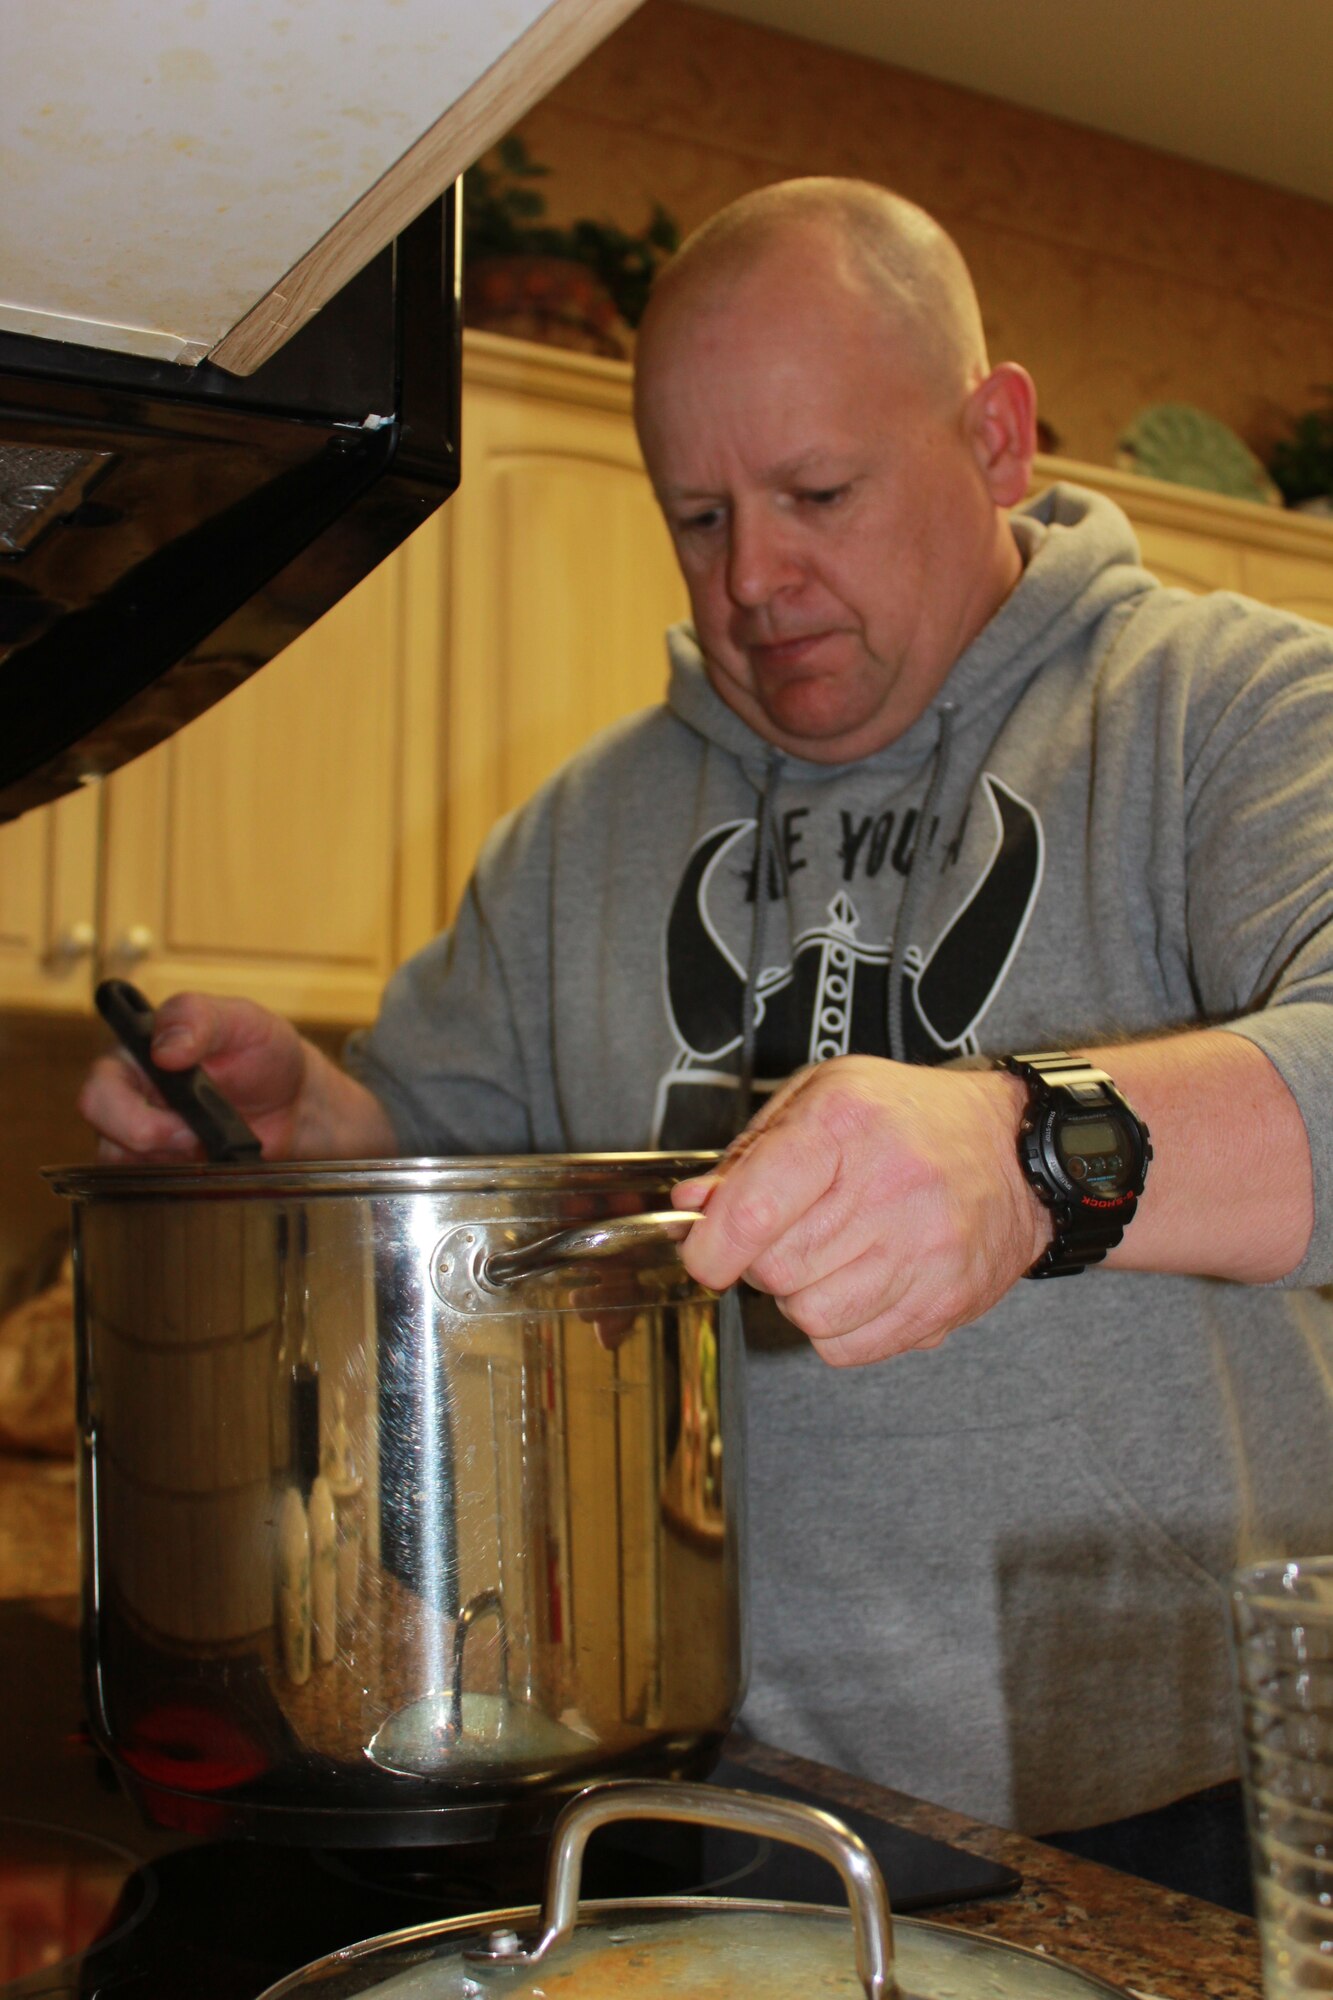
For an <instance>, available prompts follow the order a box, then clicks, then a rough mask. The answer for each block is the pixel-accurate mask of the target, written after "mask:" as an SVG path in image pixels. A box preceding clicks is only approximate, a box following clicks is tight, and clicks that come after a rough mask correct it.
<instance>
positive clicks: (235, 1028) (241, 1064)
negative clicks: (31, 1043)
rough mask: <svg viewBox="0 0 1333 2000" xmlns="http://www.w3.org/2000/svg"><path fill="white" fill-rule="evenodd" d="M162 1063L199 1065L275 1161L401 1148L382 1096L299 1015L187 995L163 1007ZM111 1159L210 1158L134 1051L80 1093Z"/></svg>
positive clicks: (99, 1070)
mask: <svg viewBox="0 0 1333 2000" xmlns="http://www.w3.org/2000/svg"><path fill="white" fill-rule="evenodd" d="M152 1053H153V1060H154V1062H156V1063H158V1064H159V1065H160V1066H161V1067H162V1068H163V1069H189V1068H190V1067H191V1065H193V1064H195V1063H198V1064H199V1065H200V1066H201V1067H202V1068H203V1069H204V1070H205V1072H206V1073H207V1075H208V1076H209V1077H210V1078H211V1080H212V1081H213V1083H215V1084H216V1086H217V1088H218V1089H219V1091H221V1093H222V1095H223V1096H224V1097H225V1098H227V1099H228V1101H229V1102H230V1103H231V1104H233V1105H234V1106H235V1108H236V1110H237V1111H239V1113H240V1114H241V1116H242V1118H244V1119H245V1121H246V1123H247V1124H248V1125H249V1126H250V1127H251V1129H252V1130H253V1131H254V1133H255V1135H256V1137H257V1138H258V1139H259V1140H260V1141H261V1143H262V1145H263V1148H264V1157H265V1159H270V1160H279V1159H306V1160H315V1159H326V1160H328V1159H367V1158H373V1157H377V1156H381V1155H385V1154H392V1153H394V1152H395V1151H396V1150H397V1142H396V1139H395V1137H394V1132H393V1128H392V1126H391V1125H390V1123H389V1119H388V1116H387V1114H386V1112H385V1111H384V1108H383V1106H382V1105H381V1104H380V1102H379V1100H378V1099H377V1098H375V1097H373V1096H372V1095H371V1093H370V1092H369V1091H368V1090H367V1089H366V1088H365V1087H364V1085H362V1084H360V1083H357V1082H356V1081H355V1079H354V1078H352V1077H350V1076H348V1075H347V1073H346V1071H344V1070H341V1069H339V1068H338V1067H337V1065H336V1064H335V1063H332V1062H330V1061H329V1059H328V1057H327V1056H326V1055H324V1053H323V1052H322V1050H320V1049H317V1048H316V1047H315V1045H314V1044H313V1042H308V1041H306V1040H305V1039H304V1037H303V1036H301V1035H299V1034H298V1033H297V1031H296V1029H295V1028H294V1027H293V1026H292V1024H291V1023H290V1021H284V1020H283V1019H282V1018H281V1017H280V1016H279V1015H277V1014H271V1013H270V1012H269V1011H268V1009H267V1008H265V1007H260V1006H257V1005H256V1004H255V1002H254V1001H253V1000H219V999H213V998H211V997H210V996H208V995H206V994H202V993H178V994H176V995H175V996H174V997H173V998H172V999H170V1000H167V1001H165V1002H164V1003H163V1005H162V1006H161V1007H159V1008H158V1010H157V1026H156V1029H155V1032H154V1035H153V1049H152ZM79 1110H80V1111H81V1112H82V1114H83V1116H84V1117H85V1118H86V1119H87V1120H88V1123H89V1124H90V1125H91V1126H92V1127H93V1129H94V1130H95V1131H96V1132H97V1133H98V1134H99V1135H100V1144H99V1146H98V1156H99V1158H101V1159H103V1160H107V1161H144V1160H159V1161H172V1160H191V1159H201V1158H202V1157H203V1148H202V1147H201V1146H200V1144H199V1141H198V1140H197V1139H196V1138H195V1136H194V1134H193V1132H191V1131H190V1129H189V1127H188V1126H187V1125H186V1124H185V1122H184V1120H183V1119H182V1118H179V1117H178V1116H177V1114H176V1113H175V1112H174V1111H170V1110H168V1109H167V1107H166V1106H165V1105H164V1104H163V1102H162V1099H161V1098H160V1097H159V1095H158V1093H157V1091H156V1090H155V1089H154V1088H153V1086H152V1084H151V1083H150V1082H149V1081H148V1079H147V1077H146V1076H145V1075H144V1073H143V1071H142V1070H141V1069H140V1068H139V1066H138V1064H137V1063H136V1062H134V1061H133V1060H132V1058H130V1057H129V1056H127V1055H124V1054H118V1055H109V1056H103V1057H102V1058H101V1059H100V1060H99V1061H98V1062H96V1063H95V1064H94V1065H93V1068H92V1070H91V1071H90V1072H89V1075H88V1078H87V1081H86V1082H85V1084H84V1086H83V1089H82V1091H81V1092H80V1094H79Z"/></svg>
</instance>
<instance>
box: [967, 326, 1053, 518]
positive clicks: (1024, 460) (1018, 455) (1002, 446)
mask: <svg viewBox="0 0 1333 2000" xmlns="http://www.w3.org/2000/svg"><path fill="white" fill-rule="evenodd" d="M964 423H965V425H966V427H967V436H968V442H969V444H970V445H971V447H972V455H973V457H974V458H975V459H976V462H977V465H978V467H979V468H980V471H981V476H982V478H983V479H984V480H985V482H986V487H987V490H988V492H989V493H990V496H991V499H992V500H993V501H994V502H995V504H996V506H997V507H1016V506H1017V505H1018V502H1019V501H1020V500H1023V499H1026V497H1027V490H1028V478H1029V475H1030V473H1031V471H1032V460H1033V457H1034V455H1035V453H1036V449H1037V391H1036V388H1035V387H1034V385H1033V381H1032V377H1031V376H1030V375H1029V374H1028V371H1027V369H1026V368H1021V367H1020V366H1019V364H1018V363H1017V362H1016V361H1002V362H1001V363H1000V364H999V366H998V368H992V370H991V372H990V374H989V375H988V376H987V377H986V379H985V381H984V382H980V383H978V385H977V387H976V388H975V389H974V390H973V391H972V394H971V395H970V396H969V397H968V399H967V406H966V409H965V411H964Z"/></svg>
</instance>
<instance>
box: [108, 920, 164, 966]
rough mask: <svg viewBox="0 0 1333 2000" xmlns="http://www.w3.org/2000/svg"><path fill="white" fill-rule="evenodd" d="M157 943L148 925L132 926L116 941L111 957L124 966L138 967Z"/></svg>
mask: <svg viewBox="0 0 1333 2000" xmlns="http://www.w3.org/2000/svg"><path fill="white" fill-rule="evenodd" d="M155 943H156V939H155V938H154V936H153V933H152V932H151V931H150V930H149V928H148V926H147V924H131V925H130V927H129V929H128V930H127V931H122V932H121V934H120V936H119V937H118V938H117V939H116V942H115V946H114V948H113V950H112V954H111V955H112V957H113V958H117V959H119V960H120V962H121V964H122V965H137V964H138V963H139V960H140V959H141V958H147V956H148V954H149V952H150V951H151V950H152V949H153V946H154V944H155Z"/></svg>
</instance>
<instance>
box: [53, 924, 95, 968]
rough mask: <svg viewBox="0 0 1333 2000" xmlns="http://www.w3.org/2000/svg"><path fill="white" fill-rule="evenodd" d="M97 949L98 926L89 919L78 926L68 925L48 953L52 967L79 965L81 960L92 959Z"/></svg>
mask: <svg viewBox="0 0 1333 2000" xmlns="http://www.w3.org/2000/svg"><path fill="white" fill-rule="evenodd" d="M96 949H97V926H96V925H95V924H94V923H92V922H91V921H90V920H89V919H88V918H86V917H85V918H84V919H83V920H82V922H80V923H76V924H66V926H65V928H64V930H63V931H61V932H60V935H59V936H58V937H57V938H56V940H55V943H54V944H53V945H52V946H51V949H50V950H49V951H48V953H47V959H48V962H49V963H50V964H52V965H77V964H78V962H79V960H80V959H81V958H91V957H92V955H93V953H94V951H95V950H96Z"/></svg>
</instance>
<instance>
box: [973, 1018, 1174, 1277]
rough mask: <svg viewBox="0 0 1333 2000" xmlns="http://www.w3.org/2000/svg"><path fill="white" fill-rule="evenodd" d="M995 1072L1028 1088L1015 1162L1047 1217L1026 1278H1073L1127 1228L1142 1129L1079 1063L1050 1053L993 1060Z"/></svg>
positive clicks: (1146, 1150) (1109, 1086)
mask: <svg viewBox="0 0 1333 2000" xmlns="http://www.w3.org/2000/svg"><path fill="white" fill-rule="evenodd" d="M995 1066H996V1068H997V1069H1007V1070H1009V1071H1011V1072H1012V1074H1013V1075H1014V1076H1018V1077H1021V1078H1022V1079H1023V1081H1024V1083H1026V1085H1027V1087H1028V1103H1027V1110H1026V1111H1025V1112H1024V1113H1023V1122H1022V1124H1021V1125H1020V1126H1019V1128H1018V1158H1019V1163H1020V1165H1021V1166H1022V1169H1023V1172H1024V1173H1025V1174H1026V1175H1027V1178H1028V1180H1029V1182H1030V1183H1031V1185H1032V1187H1033V1188H1034V1189H1035V1190H1036V1193H1037V1196H1038V1199H1039V1200H1041V1201H1043V1202H1045V1204H1046V1206H1047V1208H1049V1209H1050V1210H1051V1212H1052V1214H1053V1216H1054V1217H1055V1236H1054V1239H1053V1241H1052V1243H1051V1246H1050V1248H1049V1249H1048V1250H1047V1251H1046V1253H1045V1255H1044V1256H1043V1257H1040V1258H1038V1260H1037V1262H1036V1263H1035V1264H1034V1265H1033V1266H1032V1269H1031V1270H1030V1271H1029V1272H1028V1273H1027V1275H1028V1277H1029V1278H1065V1277H1073V1276H1074V1275H1075V1274H1076V1273H1077V1272H1079V1271H1082V1270H1084V1269H1086V1267H1087V1266H1088V1265H1089V1264H1100V1262H1101V1260H1102V1258H1103V1257H1104V1256H1105V1255H1106V1253H1107V1251H1108V1250H1114V1248H1115V1246H1116V1244H1117V1243H1118V1242H1119V1241H1120V1239H1121V1237H1122V1236H1123V1235H1124V1233H1125V1230H1126V1228H1127V1227H1128V1225H1129V1224H1130V1222H1132V1220H1133V1218H1134V1211H1135V1209H1136V1208H1137V1207H1138V1205H1139V1196H1140V1195H1141V1194H1142V1193H1143V1184H1144V1181H1145V1180H1146V1179H1147V1174H1148V1162H1149V1160H1151V1158H1152V1147H1151V1145H1150V1144H1149V1142H1148V1128H1147V1126H1146V1125H1145V1124H1144V1123H1143V1120H1142V1119H1141V1118H1136V1117H1135V1115H1134V1113H1133V1111H1132V1110H1131V1109H1130V1107H1129V1105H1128V1104H1127V1103H1126V1101H1125V1099H1124V1098H1123V1097H1122V1096H1121V1094H1120V1092H1119V1091H1118V1090H1117V1089H1116V1087H1115V1085H1114V1084H1113V1083H1112V1081H1111V1079H1110V1077H1109V1076H1108V1075H1107V1074H1106V1072H1105V1070H1101V1069H1095V1068H1094V1067H1093V1065H1092V1064H1091V1063H1090V1062H1088V1061H1087V1059H1086V1058H1085V1057H1083V1056H1070V1055H1065V1054H1064V1052H1063V1051H1062V1050H1059V1049H1055V1050H1051V1051H1049V1052H1048V1053H1046V1054H1045V1055H1027V1056H1001V1057H1000V1058H999V1060H998V1061H997V1063H996V1065H995Z"/></svg>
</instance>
